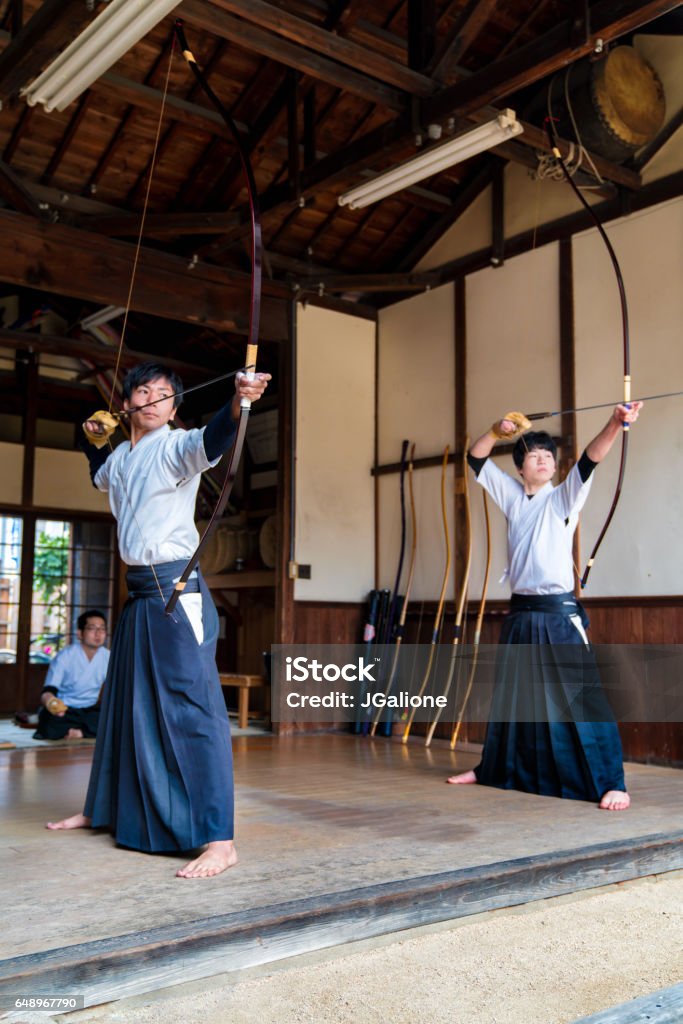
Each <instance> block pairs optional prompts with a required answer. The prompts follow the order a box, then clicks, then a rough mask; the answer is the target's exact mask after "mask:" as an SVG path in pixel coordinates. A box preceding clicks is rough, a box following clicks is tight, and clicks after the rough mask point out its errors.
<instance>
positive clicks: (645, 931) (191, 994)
mask: <svg viewBox="0 0 683 1024" xmlns="http://www.w3.org/2000/svg"><path fill="white" fill-rule="evenodd" d="M409 935H410V937H409ZM414 935H415V933H405V932H404V933H402V934H401V935H400V936H389V937H387V938H385V939H382V940H379V941H378V942H374V943H372V944H371V943H362V944H359V945H358V946H356V947H354V950H353V952H349V947H348V946H347V947H344V949H345V950H346V953H345V954H344V953H343V952H342V950H341V949H337V950H334V951H329V950H328V951H324V952H321V953H317V954H313V955H311V956H308V957H306V958H298V959H296V960H290V961H289V962H288V963H287V964H285V965H282V966H281V967H279V968H277V969H275V968H272V967H270V968H268V973H266V974H264V973H263V970H261V974H260V976H257V977H247V978H246V979H245V978H244V975H242V979H243V980H240V981H239V982H237V983H235V981H234V980H227V979H225V978H223V979H219V978H213V979H209V980H207V981H205V982H193V983H191V984H188V985H185V986H178V987H177V988H174V989H169V990H167V991H166V992H160V993H157V994H155V995H154V996H144V997H142V996H140V997H135V998H133V999H129V1000H126V1001H124V1002H121V1003H117V1004H109V1005H108V1006H105V1007H100V1008H96V1009H95V1008H94V1009H92V1010H85V1011H82V1012H80V1013H77V1014H70V1015H69V1016H68V1018H64V1017H62V1018H61V1020H62V1021H65V1020H66V1019H68V1020H69V1022H70V1024H71V1022H72V1021H73V1022H74V1024H85V1022H90V1021H92V1022H96V1024H128V1022H134V1024H223V1022H225V1021H229V1022H230V1024H271V1022H272V1024H351V1022H353V1024H404V1022H405V1024H570V1022H573V1021H575V1020H576V1019H577V1018H579V1017H582V1016H585V1015H588V1014H590V1013H595V1012H597V1011H598V1010H601V1009H605V1008H606V1007H609V1006H613V1005H615V1004H618V1003H622V1002H626V1001H627V1000H629V999H634V998H636V997H637V996H641V995H645V994H646V993H649V992H653V991H655V990H656V989H659V988H666V987H668V986H670V985H674V984H677V983H678V982H680V981H681V980H683V872H673V873H671V874H668V875H661V876H659V877H657V878H654V877H651V878H648V879H644V880H641V881H636V882H631V883H627V884H622V885H617V886H612V887H610V888H606V889H601V890H592V891H591V892H590V893H588V894H581V893H578V894H576V895H575V896H571V897H558V898H555V899H551V900H544V901H541V902H538V903H530V904H527V905H526V906H524V907H520V908H517V909H515V910H509V911H497V912H495V913H490V914H483V915H479V916H476V917H471V918H468V919H465V920H463V921H460V922H453V925H452V926H437V927H433V928H430V929H425V930H423V931H422V932H421V933H420V934H419V935H417V936H416V937H413V936H414ZM17 1019H18V1018H16V1017H15V1020H17ZM23 1019H24V1020H28V1018H26V1017H24V1018H23ZM40 1019H41V1021H42V1024H45V1017H44V1016H43V1017H41V1018H40Z"/></svg>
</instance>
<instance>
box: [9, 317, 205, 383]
mask: <svg viewBox="0 0 683 1024" xmlns="http://www.w3.org/2000/svg"><path fill="white" fill-rule="evenodd" d="M0 348H9V349H12V350H13V351H14V352H23V351H25V350H27V349H28V350H30V351H33V352H37V353H38V354H39V355H51V356H52V355H56V356H68V357H69V358H71V359H86V360H88V362H94V363H96V364H97V365H96V366H95V367H94V368H92V369H88V370H86V371H84V373H81V374H79V375H78V376H79V379H85V377H86V376H87V377H90V376H91V375H92V374H95V373H97V372H99V371H100V370H108V369H115V368H116V366H117V365H120V366H122V367H124V369H130V367H131V366H136V365H137V364H138V363H141V362H148V361H149V362H153V363H158V362H159V355H158V354H153V353H151V352H138V351H135V352H133V351H131V349H129V348H124V350H123V352H122V353H121V359H120V363H119V361H118V359H117V357H118V350H117V348H116V347H115V346H111V347H110V346H108V345H102V344H101V343H100V342H97V341H95V340H92V341H88V340H86V339H85V338H64V337H62V336H61V335H53V334H33V333H31V332H30V331H11V330H9V328H6V327H0ZM164 364H165V365H166V366H168V368H169V369H171V370H175V372H176V373H179V374H181V375H182V376H183V377H186V378H188V379H190V380H197V379H201V378H202V377H203V376H204V375H205V373H206V369H207V368H206V367H200V366H197V365H196V364H195V363H186V362H184V361H183V360H181V359H167V358H166V357H165V356H164ZM208 369H211V367H209V368H208ZM215 369H216V372H217V373H220V367H219V366H218V364H216V366H215Z"/></svg>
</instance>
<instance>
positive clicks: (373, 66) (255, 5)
mask: <svg viewBox="0 0 683 1024" xmlns="http://www.w3.org/2000/svg"><path fill="white" fill-rule="evenodd" d="M210 2H211V3H212V4H213V5H214V7H218V8H220V9H221V10H224V11H229V12H231V13H232V14H237V15H239V16H240V17H241V18H244V19H245V20H246V21H250V22H253V23H254V24H256V25H260V26H261V27H262V28H264V29H267V30H268V31H269V32H272V33H274V34H275V35H278V36H281V37H282V38H283V39H289V40H290V41H291V42H293V43H297V44H298V45H299V46H303V47H305V48H306V49H308V50H313V51H314V52H315V53H321V54H323V55H324V56H326V57H331V58H333V59H334V60H336V61H339V63H340V64H345V65H347V67H350V68H355V69H356V70H357V71H362V72H363V73H364V74H366V75H370V76H371V77H372V78H377V79H378V80H379V81H380V82H384V83H386V84H387V85H393V86H395V87H396V88H397V89H401V90H403V91H404V92H407V93H410V95H412V96H420V97H426V96H431V95H432V94H433V93H434V92H435V91H436V83H435V82H433V81H432V80H431V79H430V78H429V77H428V76H427V75H423V74H420V73H419V72H417V71H412V70H411V69H410V68H407V67H406V66H405V65H404V64H399V63H398V62H397V61H394V60H391V58H389V57H385V56H383V55H382V54H381V53H378V52H377V51H374V50H370V49H368V48H367V47H365V46H360V45H359V44H358V43H354V42H351V41H350V40H349V39H345V38H344V37H343V36H339V35H336V34H335V33H333V32H328V31H326V30H325V29H324V28H320V27H319V26H318V25H314V24H313V23H312V22H310V21H305V20H304V19H303V18H297V17H296V16H295V15H293V14H289V13H288V12H287V11H284V10H283V9H282V8H281V7H276V6H274V5H273V4H269V3H265V2H264V0H210Z"/></svg>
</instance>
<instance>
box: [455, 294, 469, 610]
mask: <svg viewBox="0 0 683 1024" xmlns="http://www.w3.org/2000/svg"><path fill="white" fill-rule="evenodd" d="M465 295H466V279H465V278H464V277H458V278H456V280H455V296H454V300H455V338H454V342H455V451H456V453H457V452H461V451H463V449H464V447H465V439H466V437H467V310H466V305H465V301H466V300H465ZM454 470H455V524H454V525H455V545H454V552H455V592H456V595H457V592H458V588H459V586H460V581H461V580H462V578H463V574H464V571H465V562H466V559H467V545H468V540H469V539H468V537H467V512H466V508H465V493H464V492H465V486H464V481H463V476H464V472H465V471H464V470H463V466H462V462H461V461H460V459H459V458H456V461H455V466H454Z"/></svg>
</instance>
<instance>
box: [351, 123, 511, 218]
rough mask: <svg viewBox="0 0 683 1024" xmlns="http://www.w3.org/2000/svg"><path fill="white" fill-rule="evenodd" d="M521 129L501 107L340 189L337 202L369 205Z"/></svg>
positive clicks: (354, 208) (497, 143)
mask: <svg viewBox="0 0 683 1024" xmlns="http://www.w3.org/2000/svg"><path fill="white" fill-rule="evenodd" d="M523 131H524V129H523V128H522V125H521V124H520V123H519V121H518V120H517V117H516V115H515V112H514V110H501V112H500V114H499V115H498V117H496V118H494V119H493V121H487V122H486V123H485V124H480V125H477V127H476V128H472V129H471V130H470V131H467V132H463V133H462V134H461V135H456V136H455V137H454V138H452V139H449V141H448V142H444V144H443V145H442V146H431V147H430V148H429V149H427V150H425V152H424V153H420V155H419V156H416V157H413V159H412V160H407V161H406V162H405V163H402V164H399V165H398V167H394V168H393V169H392V170H391V171H386V173H384V174H380V175H378V177H376V178H371V179H370V180H369V181H366V182H364V183H363V184H362V185H358V187H357V188H352V189H351V190H350V192H344V193H343V195H341V196H339V198H338V200H337V202H338V203H339V205H340V206H348V207H350V208H351V209H352V210H358V209H360V208H361V207H363V206H369V205H370V204H371V203H376V202H377V200H378V199H384V198H385V196H391V195H393V194H394V192H400V191H401V189H404V188H408V187H409V186H410V185H414V184H415V182H416V181H422V179H423V178H430V177H431V176H432V175H433V174H438V172H439V171H444V170H446V168H447V167H452V166H453V164H458V163H461V161H463V160H468V159H469V158H470V157H471V156H475V155H476V154H477V153H482V152H483V151H484V150H485V149H492V148H493V147H494V146H498V145H500V143H501V142H505V141H506V140H507V139H512V138H514V136H515V135H521V133H522V132H523Z"/></svg>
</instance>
